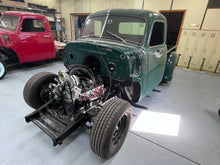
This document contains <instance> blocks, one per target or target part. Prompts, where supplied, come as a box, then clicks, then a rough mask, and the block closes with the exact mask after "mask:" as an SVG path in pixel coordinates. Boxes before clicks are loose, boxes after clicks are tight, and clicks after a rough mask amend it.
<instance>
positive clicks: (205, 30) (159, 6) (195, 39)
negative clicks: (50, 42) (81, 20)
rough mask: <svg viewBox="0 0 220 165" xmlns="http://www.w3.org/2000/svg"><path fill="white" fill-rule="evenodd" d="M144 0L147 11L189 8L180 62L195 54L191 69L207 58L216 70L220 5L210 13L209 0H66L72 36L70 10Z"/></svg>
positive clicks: (128, 4)
mask: <svg viewBox="0 0 220 165" xmlns="http://www.w3.org/2000/svg"><path fill="white" fill-rule="evenodd" d="M143 1H144V9H146V10H152V11H156V12H158V11H159V10H170V9H172V10H186V15H185V19H184V24H183V27H182V33H181V36H180V41H179V45H178V48H177V53H179V54H181V56H180V60H179V63H178V65H179V66H185V67H186V66H187V65H188V62H189V59H190V56H192V60H191V64H190V68H195V69H200V67H201V64H202V62H203V60H204V59H205V60H204V67H203V70H209V71H214V70H215V68H216V65H217V63H218V60H220V48H219V47H220V21H218V18H220V8H218V9H208V10H207V12H206V7H207V4H208V0H193V1H192V0H166V1H164V0H68V1H66V0H62V4H61V6H62V16H63V17H64V18H65V22H66V32H67V35H68V38H69V39H70V34H71V33H70V13H91V12H95V11H99V10H104V9H110V8H136V9H141V8H142V4H143ZM48 2H49V1H48ZM171 7H172V8H171ZM205 13H206V14H205ZM204 15H205V17H204ZM202 24H203V25H202ZM218 72H220V66H219V69H218Z"/></svg>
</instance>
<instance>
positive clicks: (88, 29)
mask: <svg viewBox="0 0 220 165" xmlns="http://www.w3.org/2000/svg"><path fill="white" fill-rule="evenodd" d="M104 21H105V17H103V16H102V17H96V18H90V19H88V20H87V21H86V23H85V26H84V29H83V32H82V35H81V36H82V37H99V36H100V34H101V31H102V26H103V23H104Z"/></svg>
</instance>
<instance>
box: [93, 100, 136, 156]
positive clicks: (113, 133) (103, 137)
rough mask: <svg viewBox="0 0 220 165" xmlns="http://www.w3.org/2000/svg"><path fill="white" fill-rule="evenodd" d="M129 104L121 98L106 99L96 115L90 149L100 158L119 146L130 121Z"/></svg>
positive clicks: (113, 152)
mask: <svg viewBox="0 0 220 165" xmlns="http://www.w3.org/2000/svg"><path fill="white" fill-rule="evenodd" d="M131 115H132V110H131V105H130V104H129V103H128V102H127V101H125V100H122V99H119V98H113V99H110V100H108V101H107V102H106V103H105V105H104V106H103V107H102V110H100V112H99V114H98V115H97V116H96V119H95V121H94V124H93V127H92V130H91V135H90V145H91V148H92V150H93V151H94V152H95V153H96V154H97V155H99V156H100V157H101V158H104V159H108V158H110V157H112V156H113V155H115V154H116V153H117V152H118V151H119V150H120V148H121V146H122V144H123V142H124V140H125V137H126V135H127V132H128V130H129V126H130V121H131Z"/></svg>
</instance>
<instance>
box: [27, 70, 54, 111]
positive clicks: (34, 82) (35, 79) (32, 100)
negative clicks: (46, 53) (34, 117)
mask: <svg viewBox="0 0 220 165" xmlns="http://www.w3.org/2000/svg"><path fill="white" fill-rule="evenodd" d="M57 77H58V76H57V75H56V74H54V73H50V72H40V73H38V74H36V75H34V76H32V77H31V78H30V79H29V80H28V82H27V83H26V84H25V86H24V90H23V96H24V100H25V102H26V103H27V104H28V105H29V106H30V107H32V108H34V109H37V108H39V107H40V106H42V105H43V104H44V103H45V102H47V101H49V99H50V98H49V89H48V88H49V84H50V83H56V81H55V80H54V79H55V78H57Z"/></svg>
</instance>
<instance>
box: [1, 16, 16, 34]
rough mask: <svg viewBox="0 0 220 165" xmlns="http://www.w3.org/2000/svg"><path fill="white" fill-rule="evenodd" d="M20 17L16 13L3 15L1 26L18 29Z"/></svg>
mask: <svg viewBox="0 0 220 165" xmlns="http://www.w3.org/2000/svg"><path fill="white" fill-rule="evenodd" d="M18 20H19V18H18V17H17V16H15V15H3V16H2V17H1V19H0V27H1V28H5V29H10V30H16V28H17V25H18Z"/></svg>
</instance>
